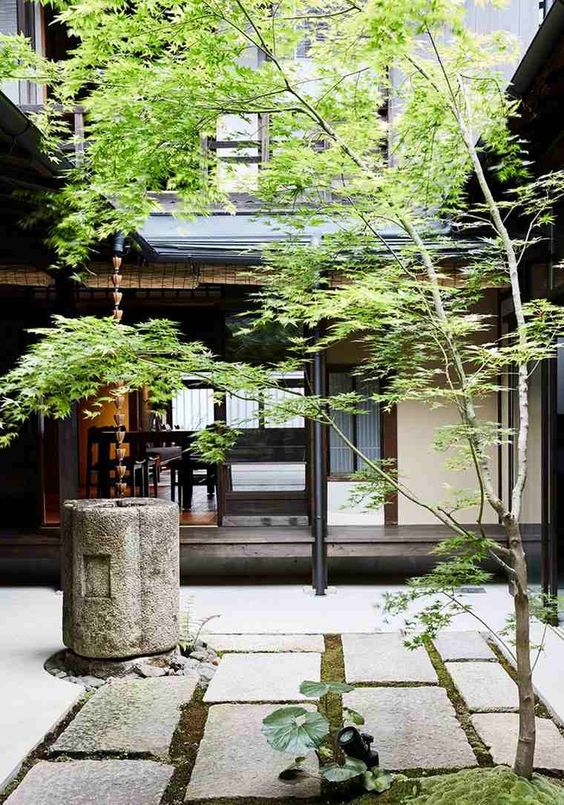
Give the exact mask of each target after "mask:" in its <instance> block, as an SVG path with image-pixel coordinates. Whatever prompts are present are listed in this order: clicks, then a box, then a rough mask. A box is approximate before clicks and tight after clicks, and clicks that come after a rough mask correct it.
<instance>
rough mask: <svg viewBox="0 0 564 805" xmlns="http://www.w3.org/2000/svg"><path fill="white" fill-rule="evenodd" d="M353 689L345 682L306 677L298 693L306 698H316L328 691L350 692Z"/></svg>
mask: <svg viewBox="0 0 564 805" xmlns="http://www.w3.org/2000/svg"><path fill="white" fill-rule="evenodd" d="M351 690H354V688H353V687H352V685H347V683H346V682H314V681H311V680H309V679H306V680H305V681H304V682H302V684H301V685H300V693H301V694H302V695H303V696H307V698H308V699H318V698H321V697H322V696H326V695H327V694H328V693H350V692H351Z"/></svg>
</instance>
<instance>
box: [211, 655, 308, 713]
mask: <svg viewBox="0 0 564 805" xmlns="http://www.w3.org/2000/svg"><path fill="white" fill-rule="evenodd" d="M320 673H321V655H320V654H316V653H313V652H310V653H304V654H292V653H280V654H260V653H256V654H226V655H225V656H224V657H222V659H221V662H220V663H219V667H218V669H217V672H216V674H215V676H214V677H213V679H212V681H211V682H210V686H209V688H208V689H207V691H206V694H205V696H204V701H205V702H288V701H292V702H296V701H303V700H304V699H305V697H304V696H302V694H301V693H300V692H299V688H300V685H301V683H302V682H303V681H304V679H312V680H315V681H318V680H319V678H320Z"/></svg>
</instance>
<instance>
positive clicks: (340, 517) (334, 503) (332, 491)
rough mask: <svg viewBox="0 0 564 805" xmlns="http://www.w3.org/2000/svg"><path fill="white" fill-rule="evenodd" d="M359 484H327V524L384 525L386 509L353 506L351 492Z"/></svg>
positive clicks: (345, 482) (351, 482) (348, 482)
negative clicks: (350, 499)
mask: <svg viewBox="0 0 564 805" xmlns="http://www.w3.org/2000/svg"><path fill="white" fill-rule="evenodd" d="M357 483H358V482H356V483H355V482H354V481H329V482H328V484H327V522H328V524H329V525H383V523H384V507H383V506H379V507H378V508H377V509H367V508H366V506H364V505H362V503H355V504H351V502H350V501H349V498H350V495H351V492H352V491H353V490H354V488H355V486H356V485H357Z"/></svg>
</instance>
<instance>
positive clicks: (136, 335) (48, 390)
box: [0, 316, 271, 461]
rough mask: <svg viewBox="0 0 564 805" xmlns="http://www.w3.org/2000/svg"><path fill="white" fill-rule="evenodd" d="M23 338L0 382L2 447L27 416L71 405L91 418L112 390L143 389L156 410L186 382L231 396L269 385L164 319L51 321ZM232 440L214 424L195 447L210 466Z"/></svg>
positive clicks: (60, 413)
mask: <svg viewBox="0 0 564 805" xmlns="http://www.w3.org/2000/svg"><path fill="white" fill-rule="evenodd" d="M30 332H31V333H32V334H33V335H34V336H37V337H38V340H37V341H36V343H34V344H33V345H32V346H31V347H30V349H29V350H28V352H27V353H26V354H25V355H23V357H22V358H21V359H20V360H19V362H18V363H17V365H16V366H15V367H14V368H13V369H12V370H11V371H10V372H8V373H7V374H6V375H4V376H3V377H2V378H1V379H0V428H1V432H2V435H1V436H0V445H2V446H4V445H6V444H9V443H10V442H11V441H12V439H14V438H15V436H16V435H17V432H18V429H19V428H20V427H21V425H22V424H23V423H24V422H25V421H26V420H27V419H28V418H29V417H30V416H31V415H32V414H34V413H42V414H45V415H47V416H52V417H54V418H57V419H60V418H64V417H66V416H68V415H69V413H70V411H71V408H72V405H73V404H74V403H75V402H79V401H85V400H91V401H92V400H93V402H92V405H91V411H90V412H89V415H90V416H92V417H95V416H96V414H97V412H98V410H99V407H100V405H101V404H102V403H103V402H107V401H108V400H111V399H113V397H114V396H115V394H116V393H117V392H116V389H117V388H118V386H119V388H120V389H121V391H126V392H127V391H132V390H135V389H141V388H143V387H146V388H148V389H150V392H151V401H152V405H153V407H155V408H159V407H160V406H165V405H166V404H167V403H168V402H169V400H170V399H171V398H172V397H173V396H174V395H175V393H177V392H178V391H179V390H180V389H182V388H183V387H184V383H185V380H186V378H188V377H196V378H200V379H205V380H207V381H211V382H212V383H213V384H214V385H215V386H216V387H217V388H218V389H219V390H223V391H232V392H233V393H236V394H239V393H245V391H248V392H254V391H256V389H257V388H258V389H259V390H261V389H263V388H269V387H270V386H271V381H270V373H269V372H267V371H265V370H263V369H261V368H260V367H251V366H245V365H243V364H227V363H225V362H222V361H218V360H216V358H215V356H214V355H213V354H212V353H211V352H210V351H209V350H208V349H207V348H206V347H204V346H203V345H202V344H200V343H198V342H190V341H186V340H184V339H183V338H182V336H181V335H180V333H179V330H178V327H177V325H175V324H173V323H172V322H170V321H167V320H165V319H161V320H150V321H148V322H144V323H142V324H135V325H127V324H120V325H116V323H115V322H114V321H113V319H111V318H96V317H94V316H84V317H82V318H77V319H66V318H64V317H63V316H55V317H54V319H53V326H52V327H50V328H40V329H35V330H31V331H30ZM234 438H236V432H235V433H234V432H233V431H231V430H230V429H229V428H227V427H223V428H222V427H221V425H220V426H218V428H217V429H216V430H215V431H213V432H210V431H204V432H203V433H202V434H201V435H200V440H199V444H198V449H199V451H200V452H201V454H202V455H205V456H206V457H208V458H209V460H210V461H217V460H218V458H219V457H220V455H221V454H222V448H223V449H227V448H228V447H229V446H230V445H231V444H232V442H233V439H234Z"/></svg>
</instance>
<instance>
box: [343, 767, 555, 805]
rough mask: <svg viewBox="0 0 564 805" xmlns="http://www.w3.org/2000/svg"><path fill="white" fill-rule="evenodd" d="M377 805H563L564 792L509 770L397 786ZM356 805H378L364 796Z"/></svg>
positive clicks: (538, 778)
mask: <svg viewBox="0 0 564 805" xmlns="http://www.w3.org/2000/svg"><path fill="white" fill-rule="evenodd" d="M377 802H378V805H564V788H562V786H561V785H559V784H558V783H555V782H553V781H551V780H548V779H547V778H546V777H541V776H538V775H534V777H533V779H532V780H524V779H523V778H521V777H518V776H517V775H516V774H514V773H513V772H512V771H511V769H509V768H507V767H506V766H496V767H495V768H493V769H465V770H464V771H459V772H456V773H454V774H445V775H440V776H438V777H428V778H426V779H419V780H409V781H402V782H399V781H398V783H396V784H395V785H393V786H392V788H391V789H390V791H388V792H387V793H386V794H384V795H382V796H380V797H378V799H377ZM354 805H376V800H375V799H374V797H371V796H369V795H366V796H362V797H360V798H358V799H356V800H354Z"/></svg>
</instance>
